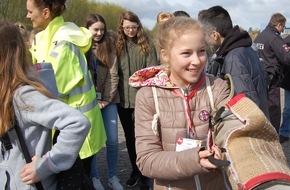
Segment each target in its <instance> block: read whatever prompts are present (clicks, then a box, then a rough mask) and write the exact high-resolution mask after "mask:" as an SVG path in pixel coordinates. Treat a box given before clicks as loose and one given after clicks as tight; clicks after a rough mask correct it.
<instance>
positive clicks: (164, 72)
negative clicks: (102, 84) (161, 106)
mask: <svg viewBox="0 0 290 190" xmlns="http://www.w3.org/2000/svg"><path fill="white" fill-rule="evenodd" d="M169 75H170V70H169V68H168V67H165V66H163V65H161V66H152V67H147V68H144V69H140V70H138V71H136V72H135V73H134V74H133V75H132V76H131V77H130V78H129V85H130V86H132V87H136V88H138V87H144V86H148V87H153V86H155V87H160V88H172V89H177V88H179V89H180V87H178V86H176V85H175V84H174V83H172V82H171V80H170V78H169ZM203 76H204V73H203V74H201V76H200V79H199V80H198V81H200V80H201V79H202V78H203ZM196 84H197V83H194V84H190V85H189V86H188V87H187V90H189V91H191V90H192V89H193V88H195V86H196Z"/></svg>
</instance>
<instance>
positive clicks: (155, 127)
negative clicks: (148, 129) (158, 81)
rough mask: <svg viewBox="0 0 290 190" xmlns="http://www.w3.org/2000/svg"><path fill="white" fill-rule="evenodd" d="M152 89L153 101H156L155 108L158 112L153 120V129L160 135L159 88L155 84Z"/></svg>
mask: <svg viewBox="0 0 290 190" xmlns="http://www.w3.org/2000/svg"><path fill="white" fill-rule="evenodd" d="M151 89H152V92H153V101H154V105H155V110H156V114H154V116H153V120H152V131H153V133H154V134H155V135H156V136H159V133H158V122H159V116H160V112H159V104H158V97H157V90H156V87H155V86H153V87H152V88H151Z"/></svg>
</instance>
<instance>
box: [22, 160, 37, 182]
mask: <svg viewBox="0 0 290 190" xmlns="http://www.w3.org/2000/svg"><path fill="white" fill-rule="evenodd" d="M37 159H38V157H37V156H34V157H33V158H32V162H30V163H28V164H25V166H24V167H23V168H22V169H21V170H20V178H21V180H22V181H23V182H24V183H26V184H27V185H31V184H34V183H36V182H38V181H40V179H39V178H38V176H37V174H36V170H35V163H36V160H37Z"/></svg>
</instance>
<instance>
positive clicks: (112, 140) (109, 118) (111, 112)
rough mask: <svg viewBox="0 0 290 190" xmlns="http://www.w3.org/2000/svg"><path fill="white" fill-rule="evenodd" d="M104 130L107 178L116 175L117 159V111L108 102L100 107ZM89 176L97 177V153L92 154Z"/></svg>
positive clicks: (115, 106) (114, 106)
mask: <svg viewBox="0 0 290 190" xmlns="http://www.w3.org/2000/svg"><path fill="white" fill-rule="evenodd" d="M101 111H102V116H103V121H104V125H105V130H106V134H107V141H106V147H107V166H108V178H111V177H113V176H115V175H116V169H117V161H118V112H117V105H116V104H113V103H111V104H109V105H107V106H106V107H105V108H103V109H101ZM91 177H95V178H99V177H100V176H99V172H98V166H97V154H95V155H94V158H93V161H92V169H91Z"/></svg>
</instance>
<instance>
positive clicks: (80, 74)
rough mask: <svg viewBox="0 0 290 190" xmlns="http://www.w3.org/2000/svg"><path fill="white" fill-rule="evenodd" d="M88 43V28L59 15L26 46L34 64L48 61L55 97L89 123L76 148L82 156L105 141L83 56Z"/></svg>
mask: <svg viewBox="0 0 290 190" xmlns="http://www.w3.org/2000/svg"><path fill="white" fill-rule="evenodd" d="M90 46H91V33H90V31H89V30H87V29H85V28H79V27H78V26H76V25H75V24H74V23H71V22H64V20H63V17H62V16H59V17H56V18H54V19H53V20H52V21H51V22H50V24H49V25H48V26H47V27H46V29H45V30H43V31H41V32H39V33H38V34H37V35H36V36H35V39H34V41H33V44H32V47H31V49H30V51H31V53H32V57H33V62H34V63H37V62H38V63H41V62H50V63H51V64H52V67H53V69H54V73H55V78H56V83H57V88H58V98H59V99H60V100H62V101H63V102H65V103H67V104H68V105H70V106H72V107H73V108H76V109H78V110H79V111H81V112H82V113H84V114H85V115H86V116H87V118H88V119H89V120H90V122H91V129H90V132H89V134H88V136H87V138H86V140H85V142H84V144H83V147H82V149H81V151H80V157H81V158H82V159H84V158H87V157H90V156H92V155H94V154H95V153H96V152H98V151H99V150H100V149H101V148H102V147H103V145H104V143H105V141H106V133H105V129H104V124H103V120H102V115H101V111H100V108H99V106H98V104H97V100H96V92H95V88H94V84H93V81H92V78H91V74H90V72H89V71H88V66H87V61H86V58H85V52H86V51H88V50H89V49H90Z"/></svg>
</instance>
